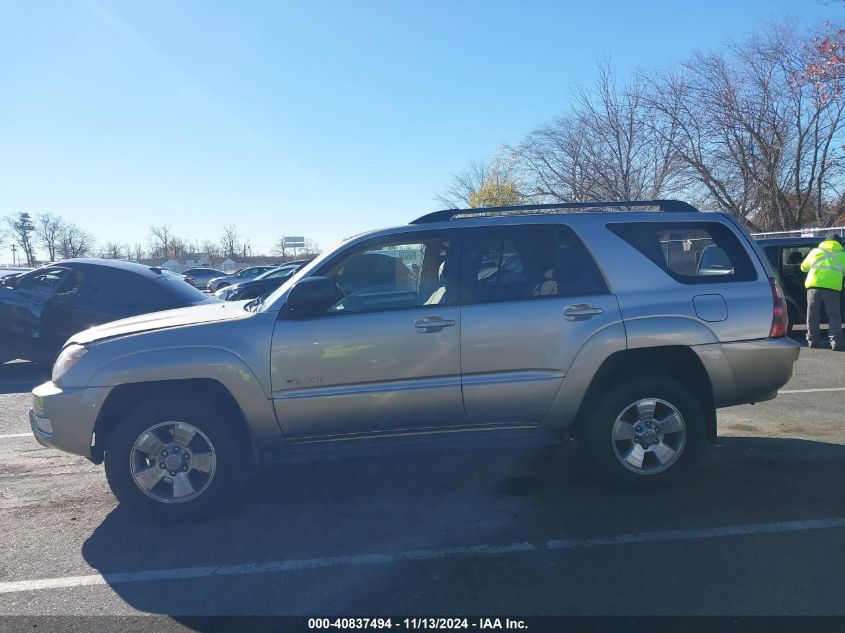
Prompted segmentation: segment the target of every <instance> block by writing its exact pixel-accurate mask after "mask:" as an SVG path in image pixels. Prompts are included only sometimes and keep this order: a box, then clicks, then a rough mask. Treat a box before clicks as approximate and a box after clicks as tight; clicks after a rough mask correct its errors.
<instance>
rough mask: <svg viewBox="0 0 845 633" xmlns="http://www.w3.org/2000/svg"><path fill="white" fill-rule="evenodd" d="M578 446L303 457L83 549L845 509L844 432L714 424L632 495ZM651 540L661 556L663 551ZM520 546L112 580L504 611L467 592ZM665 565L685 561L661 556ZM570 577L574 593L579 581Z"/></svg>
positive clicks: (156, 558) (170, 604) (379, 604)
mask: <svg viewBox="0 0 845 633" xmlns="http://www.w3.org/2000/svg"><path fill="white" fill-rule="evenodd" d="M575 457H576V455H575V447H574V446H573V445H570V446H566V447H563V448H560V449H552V450H545V451H542V452H531V453H523V454H519V455H514V454H507V455H503V454H490V453H488V454H483V455H481V456H479V455H451V456H438V457H434V458H432V457H431V456H427V457H426V456H420V457H412V458H408V457H402V458H384V457H381V458H378V459H373V460H357V461H351V460H349V461H338V462H330V463H318V464H309V465H297V466H296V467H289V468H285V469H283V470H279V471H276V472H274V473H272V474H266V475H263V476H262V477H261V478H259V479H257V480H256V481H255V482H254V483H253V485H252V487H251V489H250V491H249V492H248V494H246V495H245V497H244V498H243V499H242V501H241V502H240V503H239V505H237V506H233V507H232V508H230V509H229V510H228V512H227V513H226V515H225V516H223V517H221V518H219V519H216V520H214V521H209V522H205V523H200V524H195V525H191V524H186V525H171V526H156V525H150V524H144V523H139V522H138V521H137V520H135V519H133V518H132V517H130V516H128V515H127V513H125V512H124V511H122V510H121V509H120V508H117V509H116V510H114V511H113V512H112V513H111V514H110V515H109V516H108V517H107V518H106V519H105V520H104V521H103V522H102V523H101V524H100V525H99V526H98V527H97V528H96V530H95V531H94V532H93V534H92V535H91V536H90V537H89V538H88V540H87V541H86V542H85V544H84V546H83V549H82V554H83V556H84V558H85V560H86V561H87V562H88V563H89V564H90V565H91V567H93V568H94V569H96V570H98V571H99V572H100V573H102V574H109V573H110V572H131V571H143V570H161V569H176V568H185V567H208V566H219V565H230V564H237V563H261V562H270V561H288V560H299V559H315V558H322V557H333V556H342V555H353V554H379V553H382V554H389V553H394V552H402V551H407V550H414V549H430V548H447V547H451V546H465V545H506V544H510V543H515V542H532V543H537V542H543V541H545V540H548V539H559V538H589V537H595V536H605V535H614V534H626V533H634V532H651V531H660V530H673V529H696V528H708V527H722V526H731V525H743V524H750V523H768V522H777V521H790V520H807V519H814V518H827V517H834V516H840V515H845V510H843V504H842V501H843V492H842V491H843V490H845V468H843V463H845V446H840V445H834V444H825V443H820V442H811V441H805V440H794V439H770V438H749V437H739V438H736V437H730V438H720V440H719V443H718V444H717V445H714V446H713V447H711V449H710V451H709V452H708V453H707V454H706V455H705V457H704V459H703V461H702V463H701V465H700V466H699V468H698V469H697V470H696V474H695V476H694V477H692V478H690V479H689V480H687V481H685V482H683V483H681V484H679V485H677V486H676V487H674V488H671V489H662V490H657V491H650V492H633V493H632V492H621V491H617V490H610V489H607V488H605V487H603V486H601V485H599V484H597V483H595V482H593V481H592V479H591V478H590V477H589V476H587V475H585V474H584V473H583V472H582V469H581V467H580V466H578V465H577V464H578V460H577V459H575ZM745 542H746V543H748V541H745ZM688 547H689V548H693V550H694V548H696V547H699V546H697V545H696V544H695V543H692V544H688ZM737 547H741V545H738V546H737ZM577 554H578V555H576V554H573V555H572V561H571V562H570V561H569V559H567V563H566V564H567V565H570V564H571V568H569V569H567V571H566V573H567V574H572V575H573V576H572V578H576V579H577V578H580V577H581V576H579V574H581V575H583V576H584V577H588V576H590V575H595V574H596V573H602V574H606V575H607V577H610V578H616V579H617V580H618V581H619V582H628V581H626V580H625V578H626V575H627V574H629V573H630V570H627V569H626V568H625V566H624V565H621V564H620V565H619V566H616V567H611V568H609V569H604V570H602V571H598V570H597V569H595V568H594V567H595V563H594V562H593V558H592V556H591V555H587V553H586V552H580V553H577ZM623 554H624V553H623ZM655 554H656V555H657V557H658V558H659V557H660V552H659V550H658V551H656V552H655ZM692 555H693V556H694V554H692ZM525 556H528V555H524V554H523V555H514V556H502V557H489V556H488V557H481V558H478V559H475V558H474V557H472V556H470V557H463V558H461V559H459V560H456V559H452V560H446V559H441V560H435V561H430V562H428V563H425V564H421V563H414V564H410V563H400V564H392V563H387V564H371V565H364V566H358V567H357V568H354V567H344V566H343V565H340V566H338V567H333V568H329V569H322V570H308V569H306V570H301V571H295V572H289V573H288V572H286V573H282V574H255V575H251V576H226V577H217V578H213V579H211V580H209V579H205V580H203V581H197V580H188V581H169V580H164V581H156V582H138V583H114V584H113V585H112V587H111V588H112V589H113V591H114V592H116V593H117V594H118V595H119V596H120V597H121V598H122V599H123V600H125V601H126V602H127V603H128V604H129V605H131V606H132V607H134V608H135V609H138V610H141V611H144V612H152V613H162V614H170V615H177V614H182V615H190V614H215V613H229V614H285V613H288V614H298V615H302V614H326V613H334V614H337V613H340V614H344V615H354V614H356V613H357V614H369V615H373V614H378V613H390V612H393V613H394V614H395V613H396V612H397V611H398V612H403V611H411V612H414V608H416V613H428V614H430V613H440V614H445V613H447V612H450V613H455V612H461V610H462V609H463V612H464V613H478V612H490V611H495V610H496V609H497V608H499V610H502V609H503V608H504V606H503V605H504V604H506V603H505V602H502V600H504V599H505V596H504V594H500V595H494V594H491V593H490V591H493V590H490V591H488V592H487V593H485V592H484V591H482V590H481V589H480V588H477V589H476V590H475V591H473V590H472V587H473V585H474V584H478V585H479V586H481V585H483V584H485V583H488V584H489V583H493V585H494V586H498V587H500V588H504V587H510V584H511V583H510V580H509V574H510V572H509V569H510V567H509V565H510V564H512V563H513V559H514V558H517V559H519V557H525ZM728 558H730V557H728ZM508 561H510V563H509V562H508ZM543 564H547V563H543ZM548 564H551V563H548ZM555 564H556V563H555ZM713 564H714V565H715V564H716V563H715V562H714V563H713ZM724 564H729V563H724ZM420 565H422V567H420ZM478 565H482V566H484V567H485V569H487V571H486V572H484V574H483V578H482V577H475V576H474V574H475V573H476V572H473V571H472V570H474V569H476V566H478ZM664 566H665V565H664ZM488 568H489V569H488ZM663 573H669V574H670V575H671V574H673V573H675V574H679V575H682V574H683V573H691V572H685V571H683V570H678V569H675V568H672V567H668V568H667V570H663ZM542 576H543V572H542V569H540V570H539V572H538V575H537V578H536V579H535V581H534V582H536V583H541V582H542ZM447 577H448V578H449V580H448V582H451V583H459V584H460V585H461V587H463V588H462V589H460V591H456V592H452V593H451V597H450V598H449V600H450V601H451V602H449V603H446V604H440V602H439V601H438V598H435V597H434V596H436V595H439V593H438V592H441V591H442V590H443V585H442V582H447ZM565 577H569V576H565ZM678 580H679V582H680V581H681V580H682V579H678ZM499 581H501V582H499ZM695 581H696V580H695V578H692V579H689V578H688V579H686V580H684V581H683V582H687V583H689V582H695ZM614 582H615V581H614ZM670 582H671V581H670ZM496 583H498V585H497V584H496ZM510 589H512V588H510ZM510 589H509V591H510ZM513 590H514V591H517V592H518V591H520V589H519V588H517V589H513ZM521 590H522V591H530V587H528V588H527V589H526V588H522V589H521ZM569 590H570V591H573V590H575V591H577V590H578V587H577V584H576V587H575V589H572V588H570V589H569ZM408 595H410V597H411V599H413V600H414V601H413V602H411V603H410V604H408V603H407V602H403V601H402V600H403V599H407V596H408ZM528 595H531V594H530V593H529V594H528ZM511 599H513V598H511ZM626 599H627V597H626V596H621V597H620V600H621V602H620V604H619V605H615V608H620V605H621V608H622V609H623V611H624V605H625V604H626V603H625V600H626ZM631 599H633V598H631ZM655 601H656V603H659V600H657V598H655ZM537 604H539V603H537ZM537 604H534V606H531V602H530V601H529V602H518V603H517V605H524V606H525V607H526V608H525V612H532V609H542V608H543V607H541V606H537ZM401 605H406V606H404V607H403V606H401ZM639 607H640V608H641V605H639ZM546 608H547V609H549V607H546ZM690 608H695V607H690ZM702 608H703V607H702ZM515 610H518V608H517V609H515ZM636 610H637V607H632V610H629V611H628V612H632V611H636ZM552 612H554V611H553V610H552ZM702 612H706V609H705V610H704V611H702Z"/></svg>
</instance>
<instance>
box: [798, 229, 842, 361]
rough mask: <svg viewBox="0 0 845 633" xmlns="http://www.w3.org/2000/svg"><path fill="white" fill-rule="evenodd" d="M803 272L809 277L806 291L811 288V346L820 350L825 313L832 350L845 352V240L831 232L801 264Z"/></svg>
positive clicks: (809, 312) (808, 312) (809, 329)
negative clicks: (844, 298) (844, 308)
mask: <svg viewBox="0 0 845 633" xmlns="http://www.w3.org/2000/svg"><path fill="white" fill-rule="evenodd" d="M801 270H802V271H803V272H805V273H807V279H806V280H805V281H804V287H805V288H807V344H808V345H809V346H810V347H818V346H819V339H820V338H821V328H820V327H819V322H820V319H821V309H822V306H824V311H825V314H827V327H828V331H827V333H828V336H829V338H830V348H831V349H832V350H834V351H836V352H845V340H843V337H842V315H841V313H840V309H839V297H840V294H841V293H842V278H843V276H844V275H845V250H843V248H842V238H840V237H839V236H838V235H836V234H834V233H833V232H830V233H828V234H827V236H826V237H825V240H824V241H823V242H822V243H821V244H819V245H818V246H817V247H816V248H814V249H813V250H811V251H810V252H809V254H808V255H807V257H806V258H805V259H804V261H803V262H801Z"/></svg>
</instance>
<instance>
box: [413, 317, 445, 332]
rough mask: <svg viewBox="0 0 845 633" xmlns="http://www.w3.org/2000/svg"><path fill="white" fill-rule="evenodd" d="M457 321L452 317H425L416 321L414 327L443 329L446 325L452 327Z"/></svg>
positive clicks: (424, 329)
mask: <svg viewBox="0 0 845 633" xmlns="http://www.w3.org/2000/svg"><path fill="white" fill-rule="evenodd" d="M453 325H455V322H454V321H452V320H451V319H441V318H440V317H425V318H422V319H417V320H416V321H414V327H415V328H417V329H418V330H423V331H428V330H442V329H443V328H444V327H452V326H453Z"/></svg>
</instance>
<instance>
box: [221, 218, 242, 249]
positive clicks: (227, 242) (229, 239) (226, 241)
mask: <svg viewBox="0 0 845 633" xmlns="http://www.w3.org/2000/svg"><path fill="white" fill-rule="evenodd" d="M239 239H240V234H239V233H238V229H237V227H236V226H235V225H234V224H227V225H225V226H224V227H223V234H222V235H221V236H220V245H221V246H222V247H223V251H224V254H225V255H227V256H229V257H231V256H232V255H234V254H235V253H237V252H238V251H239V250H240V248H239V247H240V244H239V241H238V240H239Z"/></svg>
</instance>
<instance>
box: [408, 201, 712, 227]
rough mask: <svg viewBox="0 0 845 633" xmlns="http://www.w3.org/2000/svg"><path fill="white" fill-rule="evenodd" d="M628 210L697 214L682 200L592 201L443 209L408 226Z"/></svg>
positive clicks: (695, 210) (692, 207) (426, 215)
mask: <svg viewBox="0 0 845 633" xmlns="http://www.w3.org/2000/svg"><path fill="white" fill-rule="evenodd" d="M631 207H654V208H656V209H657V210H658V211H662V212H664V213H698V212H699V211H698V209H696V208H695V207H694V206H692V205H691V204H689V203H687V202H682V201H681V200H616V201H613V202H610V201H594V202H560V203H552V204H520V205H516V206H510V207H478V208H475V209H444V210H442V211H433V212H432V213H427V214H425V215H423V216H421V217H419V218H417V219H416V220H414V221H412V222H411V224H430V223H432V222H446V221H447V220H454V219H458V218H461V217H468V218H469V217H486V216H496V215H532V214H537V213H540V212H544V211H545V212H550V213H558V212H560V211H566V210H570V209H578V210H581V211H601V210H606V209H617V210H620V211H629V210H630V209H631Z"/></svg>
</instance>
